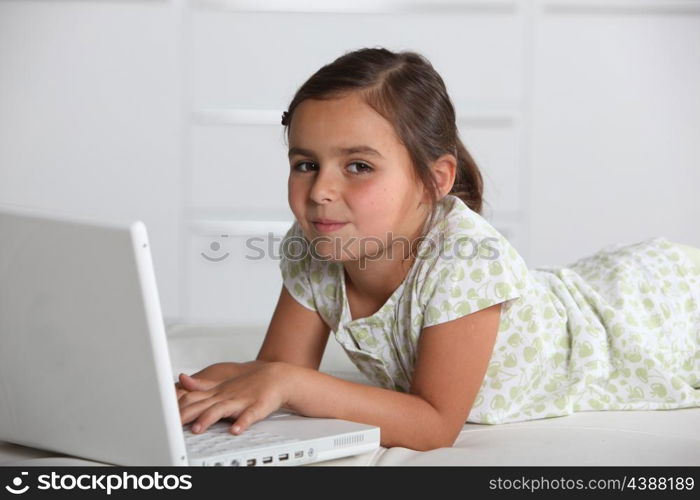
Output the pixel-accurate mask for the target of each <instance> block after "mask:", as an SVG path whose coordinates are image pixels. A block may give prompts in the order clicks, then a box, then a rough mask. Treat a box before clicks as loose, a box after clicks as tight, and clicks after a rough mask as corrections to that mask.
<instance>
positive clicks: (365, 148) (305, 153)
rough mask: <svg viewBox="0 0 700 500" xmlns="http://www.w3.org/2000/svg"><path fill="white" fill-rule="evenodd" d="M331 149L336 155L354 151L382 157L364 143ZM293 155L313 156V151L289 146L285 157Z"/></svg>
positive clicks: (353, 152)
mask: <svg viewBox="0 0 700 500" xmlns="http://www.w3.org/2000/svg"><path fill="white" fill-rule="evenodd" d="M332 151H333V153H334V154H335V155H336V156H341V155H351V154H355V153H364V154H366V155H371V156H376V157H378V158H384V157H383V156H382V154H381V153H380V152H379V151H377V150H376V149H374V148H371V147H369V146H365V145H361V146H349V147H347V148H334V149H333V150H332ZM294 155H302V156H314V152H313V151H311V150H310V149H304V148H297V147H292V148H289V153H287V157H289V158H291V157H292V156H294Z"/></svg>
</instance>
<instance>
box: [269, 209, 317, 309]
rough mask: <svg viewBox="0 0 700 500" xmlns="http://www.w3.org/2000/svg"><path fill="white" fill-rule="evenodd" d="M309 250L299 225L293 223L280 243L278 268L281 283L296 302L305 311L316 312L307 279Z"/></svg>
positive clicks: (308, 273) (308, 274) (309, 283)
mask: <svg viewBox="0 0 700 500" xmlns="http://www.w3.org/2000/svg"><path fill="white" fill-rule="evenodd" d="M309 250H310V249H309V244H308V240H306V238H305V237H304V233H303V232H302V231H301V228H300V227H299V224H298V223H297V222H296V221H294V224H292V227H291V228H289V230H288V231H287V233H286V234H285V235H284V238H282V242H281V243H280V264H279V268H280V271H282V282H283V284H284V287H285V288H286V289H287V291H288V292H289V294H290V295H291V296H292V297H294V299H295V300H296V301H297V302H299V303H300V304H301V305H303V306H304V307H306V308H307V309H311V310H312V311H317V310H318V308H317V306H316V302H315V300H314V294H313V290H312V288H311V281H310V279H309V276H310V266H311V258H312V257H311V252H310V251H309Z"/></svg>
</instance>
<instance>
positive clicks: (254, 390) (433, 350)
mask: <svg viewBox="0 0 700 500" xmlns="http://www.w3.org/2000/svg"><path fill="white" fill-rule="evenodd" d="M500 309H501V305H500V304H496V305H494V306H491V307H488V308H486V309H482V310H480V311H478V312H475V313H472V314H469V315H467V316H463V317H461V318H459V319H456V320H453V321H449V322H446V323H441V324H439V325H434V326H431V327H428V328H425V329H423V331H422V332H421V336H420V339H419V342H418V354H417V359H416V365H415V370H414V376H413V381H412V384H411V389H410V392H409V393H401V392H396V391H393V390H389V389H383V388H379V387H373V386H369V385H363V384H358V383H354V382H349V381H346V380H342V379H339V378H335V377H333V376H330V375H327V374H324V373H320V372H318V371H317V369H318V366H319V364H320V360H321V356H322V353H323V348H324V347H325V344H326V342H327V340H328V329H327V327H325V326H322V325H323V322H322V320H321V319H320V316H318V314H317V313H316V312H314V311H310V310H308V309H306V308H304V307H303V306H302V305H300V304H299V303H297V302H296V300H295V299H294V298H293V297H291V296H289V294H288V293H287V292H286V290H284V289H283V290H282V294H281V296H280V301H279V303H278V306H277V309H276V310H275V314H274V316H273V320H272V321H271V325H270V329H269V330H268V334H267V336H266V338H265V342H264V344H263V346H262V348H261V350H260V354H259V355H258V360H260V361H261V363H262V364H255V365H253V366H251V368H252V369H251V370H250V371H249V372H247V373H246V374H242V375H240V376H238V377H235V378H233V379H230V380H228V381H225V382H223V383H222V384H221V385H219V386H217V387H214V388H210V387H206V386H204V385H202V384H201V383H200V382H196V381H194V380H192V379H189V380H185V381H184V382H186V383H187V385H188V390H192V391H194V392H192V393H190V394H187V395H185V396H183V397H182V398H180V412H181V414H182V422H183V424H184V423H188V422H193V421H195V420H196V422H194V424H193V431H195V432H204V431H205V430H206V429H207V428H208V427H209V426H210V425H212V424H213V423H214V422H216V421H218V420H219V419H221V418H224V417H227V416H232V417H235V419H236V421H235V424H234V426H233V428H232V432H234V433H236V434H237V433H240V432H243V431H245V430H246V429H247V428H248V427H250V425H251V424H253V423H254V422H256V421H258V420H260V419H263V418H265V417H266V416H267V415H268V414H270V413H271V412H273V411H275V410H276V409H278V408H280V407H281V406H284V407H286V408H289V409H292V410H294V411H296V412H297V413H300V414H302V415H306V416H310V417H330V418H342V419H345V420H351V421H355V422H362V423H367V424H371V425H376V426H378V427H379V428H380V429H381V444H382V445H383V446H385V447H391V446H402V447H405V448H411V449H415V450H430V449H434V448H439V447H443V446H452V444H454V441H455V439H456V438H457V436H458V435H459V432H460V430H461V429H462V426H463V425H464V422H465V421H466V419H467V416H468V415H469V411H470V409H471V407H472V404H473V402H474V399H475V398H476V395H477V393H478V391H479V388H480V387H481V383H482V381H483V379H484V376H485V374H486V369H487V367H488V362H489V359H490V357H491V352H492V350H493V345H494V343H495V339H496V333H497V332H498V326H499V323H500ZM306 321H308V323H306Z"/></svg>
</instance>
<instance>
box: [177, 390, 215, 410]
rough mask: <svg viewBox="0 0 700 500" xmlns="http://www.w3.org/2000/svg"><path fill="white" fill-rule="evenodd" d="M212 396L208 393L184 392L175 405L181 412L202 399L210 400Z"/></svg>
mask: <svg viewBox="0 0 700 500" xmlns="http://www.w3.org/2000/svg"><path fill="white" fill-rule="evenodd" d="M212 396H214V394H212V393H211V392H209V391H186V392H185V394H183V395H182V396H181V397H180V398H179V399H178V400H177V403H178V406H179V407H180V410H182V409H183V408H185V407H187V406H190V405H192V404H194V403H197V402H198V401H202V400H203V399H207V398H211V397H212ZM217 401H218V400H217Z"/></svg>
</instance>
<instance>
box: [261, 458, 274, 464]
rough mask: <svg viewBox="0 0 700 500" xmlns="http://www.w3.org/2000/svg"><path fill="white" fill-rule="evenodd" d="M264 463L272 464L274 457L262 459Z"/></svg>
mask: <svg viewBox="0 0 700 500" xmlns="http://www.w3.org/2000/svg"><path fill="white" fill-rule="evenodd" d="M262 462H263V463H264V464H269V463H270V462H272V457H265V458H263V459H262Z"/></svg>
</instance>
